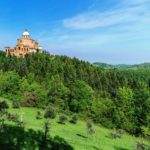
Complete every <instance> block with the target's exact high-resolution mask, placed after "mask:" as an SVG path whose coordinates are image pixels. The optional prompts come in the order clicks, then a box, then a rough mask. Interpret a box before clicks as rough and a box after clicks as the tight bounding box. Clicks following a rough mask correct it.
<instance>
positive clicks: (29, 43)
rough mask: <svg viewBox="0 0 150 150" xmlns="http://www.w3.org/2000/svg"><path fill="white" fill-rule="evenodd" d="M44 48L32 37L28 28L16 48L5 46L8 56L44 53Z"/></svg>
mask: <svg viewBox="0 0 150 150" xmlns="http://www.w3.org/2000/svg"><path fill="white" fill-rule="evenodd" d="M42 51H43V48H42V47H41V46H40V45H39V43H38V42H37V41H35V40H32V39H31V38H30V34H29V32H28V30H25V31H24V32H23V35H22V38H21V39H18V43H17V45H16V47H15V48H10V47H5V52H6V55H7V56H16V57H24V56H25V55H28V54H32V53H42Z"/></svg>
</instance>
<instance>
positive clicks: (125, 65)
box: [93, 62, 150, 69]
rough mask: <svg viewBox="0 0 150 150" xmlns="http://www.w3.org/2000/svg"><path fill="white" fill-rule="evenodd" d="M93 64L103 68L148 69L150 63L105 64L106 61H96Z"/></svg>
mask: <svg viewBox="0 0 150 150" xmlns="http://www.w3.org/2000/svg"><path fill="white" fill-rule="evenodd" d="M93 64H94V66H97V67H101V68H105V69H112V68H117V69H150V63H142V64H134V65H127V64H118V65H112V64H107V63H101V62H96V63H93Z"/></svg>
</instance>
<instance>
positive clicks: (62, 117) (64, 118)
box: [59, 115, 68, 124]
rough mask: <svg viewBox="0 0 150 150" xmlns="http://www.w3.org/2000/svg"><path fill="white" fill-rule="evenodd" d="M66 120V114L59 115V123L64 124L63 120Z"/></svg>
mask: <svg viewBox="0 0 150 150" xmlns="http://www.w3.org/2000/svg"><path fill="white" fill-rule="evenodd" d="M67 120H68V118H67V116H66V115H61V116H60V117H59V123H61V124H65V122H66V121H67Z"/></svg>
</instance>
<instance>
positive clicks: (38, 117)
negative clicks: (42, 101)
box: [36, 111, 42, 119]
mask: <svg viewBox="0 0 150 150" xmlns="http://www.w3.org/2000/svg"><path fill="white" fill-rule="evenodd" d="M36 119H42V113H41V112H40V111H37V112H36Z"/></svg>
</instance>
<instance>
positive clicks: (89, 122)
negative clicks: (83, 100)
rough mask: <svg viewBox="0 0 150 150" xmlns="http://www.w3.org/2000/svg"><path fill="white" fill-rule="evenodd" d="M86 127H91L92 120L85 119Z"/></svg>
mask: <svg viewBox="0 0 150 150" xmlns="http://www.w3.org/2000/svg"><path fill="white" fill-rule="evenodd" d="M86 127H87V128H88V129H90V128H92V127H93V122H92V120H89V121H87V123H86Z"/></svg>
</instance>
